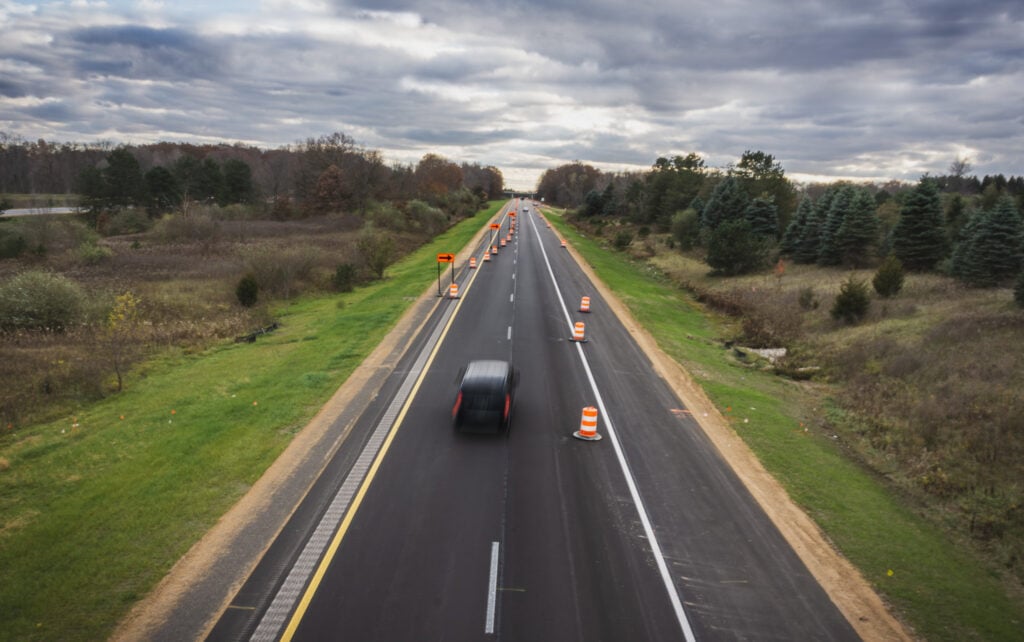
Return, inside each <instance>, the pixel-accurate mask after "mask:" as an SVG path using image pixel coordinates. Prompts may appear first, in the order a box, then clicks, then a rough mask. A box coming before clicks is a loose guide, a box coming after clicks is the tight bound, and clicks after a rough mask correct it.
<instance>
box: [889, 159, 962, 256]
mask: <svg viewBox="0 0 1024 642" xmlns="http://www.w3.org/2000/svg"><path fill="white" fill-rule="evenodd" d="M892 251H893V253H894V254H895V255H896V258H898V259H899V260H900V261H902V262H903V266H904V267H905V268H906V269H908V270H931V269H934V268H935V266H936V265H937V264H938V263H939V261H941V260H942V259H944V258H945V257H946V255H947V254H948V252H949V241H948V239H947V237H946V226H945V224H944V221H943V217H942V202H941V201H940V199H939V190H938V187H937V186H936V184H935V180H934V179H932V178H928V177H927V176H926V177H924V178H922V179H921V180H920V181H919V182H918V184H917V187H915V188H914V190H913V191H911V192H910V194H908V195H907V198H906V200H905V201H904V203H903V207H902V208H901V209H900V220H899V222H897V223H896V227H895V228H893V231H892Z"/></svg>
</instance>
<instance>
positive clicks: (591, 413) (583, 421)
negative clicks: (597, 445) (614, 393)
mask: <svg viewBox="0 0 1024 642" xmlns="http://www.w3.org/2000/svg"><path fill="white" fill-rule="evenodd" d="M572 436H573V437H575V438H576V439H583V440H584V441H597V440H599V439H600V438H601V435H599V434H598V433H597V408H595V407H593V406H587V407H586V408H584V409H583V416H582V417H580V429H579V430H577V431H576V432H574V433H573V434H572Z"/></svg>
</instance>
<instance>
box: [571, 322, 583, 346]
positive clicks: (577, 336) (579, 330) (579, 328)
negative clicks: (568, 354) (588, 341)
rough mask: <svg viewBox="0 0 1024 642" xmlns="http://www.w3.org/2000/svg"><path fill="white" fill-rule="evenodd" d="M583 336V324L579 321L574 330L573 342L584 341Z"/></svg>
mask: <svg viewBox="0 0 1024 642" xmlns="http://www.w3.org/2000/svg"><path fill="white" fill-rule="evenodd" d="M583 337H584V334H583V322H582V321H577V322H576V325H574V326H573V328H572V340H573V341H584V338H583Z"/></svg>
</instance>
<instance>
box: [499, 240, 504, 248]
mask: <svg viewBox="0 0 1024 642" xmlns="http://www.w3.org/2000/svg"><path fill="white" fill-rule="evenodd" d="M500 245H501V247H505V239H501V243H500Z"/></svg>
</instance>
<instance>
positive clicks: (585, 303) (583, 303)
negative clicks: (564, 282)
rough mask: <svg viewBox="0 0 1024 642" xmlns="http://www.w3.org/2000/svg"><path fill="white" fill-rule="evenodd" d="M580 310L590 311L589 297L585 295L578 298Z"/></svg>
mask: <svg viewBox="0 0 1024 642" xmlns="http://www.w3.org/2000/svg"><path fill="white" fill-rule="evenodd" d="M580 312H590V297H589V296H585V297H583V298H582V299H580Z"/></svg>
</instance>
